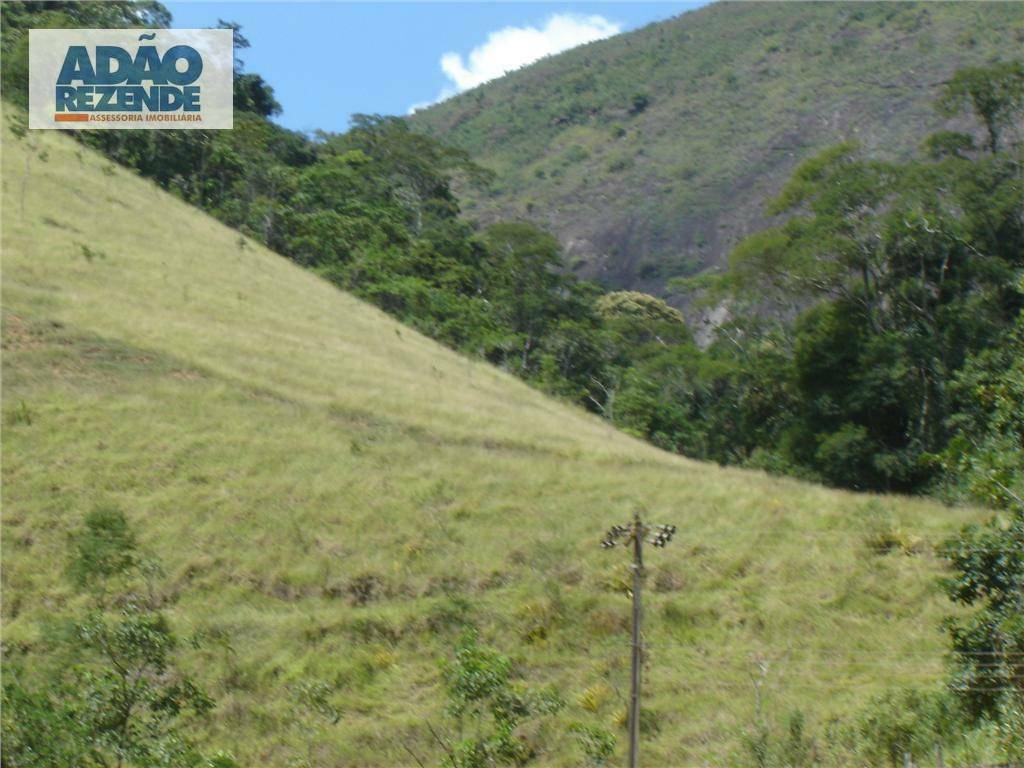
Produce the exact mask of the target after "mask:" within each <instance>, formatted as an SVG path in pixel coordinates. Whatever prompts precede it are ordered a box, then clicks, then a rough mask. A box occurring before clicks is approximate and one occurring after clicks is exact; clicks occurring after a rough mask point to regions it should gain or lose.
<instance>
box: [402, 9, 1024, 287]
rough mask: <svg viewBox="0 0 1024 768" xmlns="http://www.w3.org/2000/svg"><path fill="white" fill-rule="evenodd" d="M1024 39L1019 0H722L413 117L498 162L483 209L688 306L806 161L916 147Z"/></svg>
mask: <svg viewBox="0 0 1024 768" xmlns="http://www.w3.org/2000/svg"><path fill="white" fill-rule="evenodd" d="M1022 50H1024V4H1022V3H1019V2H1011V3H920V4H915V3H795V4H794V3H716V4H713V5H710V6H707V7H705V8H701V9H699V10H696V11H691V12H689V13H685V14H683V15H681V16H679V17H677V18H674V19H672V20H670V21H665V22H662V23H658V24H652V25H650V26H647V27H644V28H643V29H640V30H637V31H635V32H630V33H627V34H623V35H618V36H616V37H613V38H611V39H608V40H602V41H599V42H595V43H591V44H589V45H585V46H582V47H580V48H576V49H574V50H571V51H568V52H565V53H562V54H560V55H557V56H553V57H551V58H548V59H544V60H542V61H539V62H537V63H535V64H532V65H530V66H528V67H525V68H523V69H522V70H519V71H517V72H513V73H511V74H508V75H506V76H505V77H502V78H500V79H498V80H494V81H492V82H489V83H486V84H484V85H481V86H479V87H477V88H474V89H473V90H470V91H468V92H465V93H462V94H460V95H458V96H456V97H454V98H452V99H448V100H447V101H444V102H442V103H440V104H437V105H435V106H432V107H430V108H427V109H424V110H421V111H419V112H417V113H415V115H414V116H413V117H412V118H411V120H412V124H413V125H414V126H416V127H417V129H419V130H423V131H425V132H427V133H429V134H430V135H432V136H435V137H439V138H441V139H443V140H444V141H445V142H447V143H450V144H453V145H454V146H456V147H459V148H461V149H464V150H466V151H467V152H469V153H470V155H471V156H472V157H473V159H474V160H476V161H477V162H479V163H480V164H481V165H484V166H485V167H487V168H489V169H492V170H493V171H495V173H496V175H497V178H496V181H495V183H494V184H493V185H492V186H491V187H490V189H489V190H487V191H479V190H473V189H470V188H466V189H464V190H463V192H464V197H465V198H466V200H467V201H468V204H467V205H466V211H467V213H468V215H470V216H471V217H475V218H477V219H480V220H481V221H484V222H490V221H494V220H496V219H502V218H504V219H508V218H522V219H526V220H529V221H532V222H535V223H536V224H539V225H540V226H542V227H544V228H546V229H548V230H550V231H551V232H553V233H554V234H555V235H556V236H557V237H558V238H559V239H560V240H561V241H562V243H563V244H564V246H565V249H566V255H565V262H566V266H567V267H568V268H569V269H571V270H572V271H574V272H575V273H576V274H578V275H580V276H582V277H585V278H588V279H595V280H598V281H600V282H601V283H603V284H605V285H607V286H610V287H613V288H634V289H638V290H643V291H646V292H649V293H653V294H655V295H659V296H668V297H669V300H670V303H674V304H676V305H677V306H682V305H684V304H685V303H686V298H685V295H682V294H675V295H673V292H672V290H671V280H672V279H673V278H678V277H686V276H690V275H693V274H696V273H699V272H701V271H703V270H707V269H709V268H721V267H722V266H724V264H725V259H726V256H727V255H728V253H729V251H730V250H731V249H732V248H733V247H734V246H735V245H736V244H737V242H738V241H739V240H740V239H741V238H742V237H744V236H745V235H748V234H751V233H752V232H754V231H756V230H758V229H760V228H761V227H763V226H765V225H766V224H767V223H768V222H769V221H770V217H769V216H768V215H767V213H766V211H765V204H766V202H767V200H768V199H769V198H770V197H771V196H773V195H774V194H775V192H776V191H777V190H778V189H779V187H781V185H782V183H783V182H784V181H785V179H786V178H787V177H788V176H789V174H790V173H791V172H792V170H793V169H794V167H795V166H796V165H797V164H798V163H799V162H800V161H802V160H805V159H807V158H809V157H811V156H813V155H814V154H816V153H817V152H818V151H820V150H821V149H824V148H825V147H828V146H831V145H833V144H837V143H839V142H843V141H856V142H858V143H859V144H860V146H861V147H862V148H863V150H864V151H865V152H866V153H867V154H870V155H872V156H875V157H879V158H884V159H890V160H893V159H899V158H905V157H907V156H908V155H909V153H911V152H912V151H913V150H915V149H916V148H917V147H918V146H919V145H920V143H921V141H922V139H923V138H924V137H925V136H926V135H928V134H929V133H930V132H932V131H934V130H936V129H938V128H940V127H942V126H944V125H945V120H944V118H943V117H942V116H940V115H938V114H936V111H935V109H934V101H935V99H936V97H937V95H938V91H939V87H940V85H941V83H942V82H943V81H945V80H948V79H949V78H950V76H951V75H952V73H953V72H954V71H956V70H957V69H958V68H961V67H965V66H971V65H981V64H985V63H989V62H990V61H992V60H993V59H996V58H1014V56H1015V53H1014V52H1017V53H1016V55H1017V56H1018V57H1019V55H1020V52H1021V51H1022Z"/></svg>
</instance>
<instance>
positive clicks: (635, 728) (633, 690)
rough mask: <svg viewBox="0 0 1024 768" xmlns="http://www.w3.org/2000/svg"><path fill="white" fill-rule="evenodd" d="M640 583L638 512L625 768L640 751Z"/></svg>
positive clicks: (641, 562) (634, 761)
mask: <svg viewBox="0 0 1024 768" xmlns="http://www.w3.org/2000/svg"><path fill="white" fill-rule="evenodd" d="M643 583H644V537H643V523H641V522H640V513H639V512H636V513H634V517H633V628H632V629H633V642H632V652H633V654H632V655H633V658H632V663H631V664H630V686H629V690H630V693H629V768H637V758H638V757H639V754H638V753H639V750H640V665H641V663H642V661H643V658H642V657H643V649H642V647H641V645H640V643H641V641H640V622H641V621H642V619H643V606H642V603H641V598H640V591H641V589H642V588H643Z"/></svg>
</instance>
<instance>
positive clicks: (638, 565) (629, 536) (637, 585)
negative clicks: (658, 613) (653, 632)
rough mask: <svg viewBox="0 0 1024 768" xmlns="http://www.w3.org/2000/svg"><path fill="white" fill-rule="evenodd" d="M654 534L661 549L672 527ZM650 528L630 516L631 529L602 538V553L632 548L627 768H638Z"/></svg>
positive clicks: (618, 529) (615, 527) (618, 527)
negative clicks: (626, 545) (622, 540)
mask: <svg viewBox="0 0 1024 768" xmlns="http://www.w3.org/2000/svg"><path fill="white" fill-rule="evenodd" d="M655 527H656V528H657V531H658V532H657V533H656V534H655V536H654V538H652V539H650V543H651V544H652V545H653V546H655V547H664V546H665V545H666V544H668V543H669V542H670V541H671V540H672V536H673V534H674V533H675V532H676V527H675V526H674V525H658V526H655ZM649 530H650V527H649V526H647V525H646V524H645V523H644V522H643V521H642V520H641V519H640V512H639V511H636V512H634V513H633V522H632V524H630V525H613V526H612V527H611V528H610V529H609V530H608V533H606V534H605V537H604V540H603V541H602V542H601V546H602V547H604V548H605V549H610V548H611V547H614V546H615V544H616V542H617V541H618V539H620V538H622V537H623V536H625V537H626V542H625V543H630V542H632V544H633V626H632V643H631V648H630V650H631V657H632V658H631V663H630V686H629V768H637V767H638V766H639V764H640V712H641V707H640V671H641V669H642V665H643V640H642V639H641V638H642V636H641V631H640V628H641V624H642V622H643V602H642V599H641V592H642V590H643V582H644V537H645V536H646V535H647V533H648V531H649Z"/></svg>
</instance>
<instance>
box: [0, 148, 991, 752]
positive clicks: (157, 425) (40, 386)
mask: <svg viewBox="0 0 1024 768" xmlns="http://www.w3.org/2000/svg"><path fill="white" fill-rule="evenodd" d="M5 131H6V128H5ZM3 139H4V141H3V145H4V147H3V148H4V152H3V173H2V178H3V212H4V221H3V240H2V245H3V254H4V261H3V297H2V298H3V301H2V303H3V349H4V354H3V412H4V434H3V437H4V456H3V459H4V461H3V490H4V502H5V505H4V515H3V586H4V601H3V619H4V621H3V625H4V626H3V640H4V643H5V645H7V647H9V648H10V647H19V648H23V649H28V650H29V651H31V649H32V648H34V647H35V645H36V643H37V642H38V638H39V637H40V634H39V633H40V631H41V630H40V626H41V622H42V621H43V620H45V619H48V618H51V617H53V616H55V615H60V614H61V612H62V611H65V610H68V609H70V608H71V607H73V606H74V603H75V600H76V598H75V597H74V595H73V593H72V591H71V590H70V588H69V587H68V586H67V585H66V582H65V581H64V580H63V579H62V576H61V570H62V563H64V562H65V558H66V554H65V553H66V546H67V533H68V532H69V531H70V530H72V529H74V528H76V527H77V526H79V525H80V523H81V520H82V516H83V514H84V513H85V512H87V511H88V510H90V509H92V508H93V507H95V506H96V505H99V504H115V505H118V506H120V507H121V508H122V509H123V510H125V512H126V513H127V515H128V516H129V518H130V520H131V522H132V523H133V525H134V526H135V527H136V529H137V530H138V531H139V532H140V537H141V539H142V541H143V543H144V544H145V546H147V547H148V548H150V549H151V550H152V551H153V552H154V553H155V554H157V555H158V556H159V557H160V558H161V560H162V561H163V563H164V567H165V570H166V573H167V579H166V584H167V586H166V588H165V590H166V594H165V598H166V600H167V601H168V605H169V611H170V615H171V617H172V619H173V620H174V621H175V623H176V626H177V627H178V628H179V630H180V632H181V634H183V635H189V634H191V633H192V632H197V631H199V632H202V633H203V634H205V635H206V636H207V637H217V638H221V641H222V642H221V643H219V644H217V643H214V644H208V645H207V646H205V647H204V648H203V649H201V650H194V651H193V650H186V651H183V652H184V653H186V658H185V666H187V667H188V668H190V669H191V670H193V671H194V672H195V673H196V675H197V677H198V679H199V680H200V681H201V682H202V683H204V684H205V685H206V686H207V687H208V689H209V690H210V692H211V693H212V694H213V695H214V696H215V697H216V699H217V701H218V707H217V709H216V711H215V716H214V719H213V723H212V725H211V726H209V727H208V728H206V729H205V730H203V731H201V732H199V733H198V736H199V737H200V738H201V739H202V740H203V741H204V743H207V744H211V745H215V746H217V747H219V748H223V749H229V750H231V751H233V752H234V753H235V754H236V755H237V756H238V757H239V758H240V759H241V760H242V762H243V764H247V765H267V766H285V765H295V764H299V761H300V760H304V759H308V760H309V761H310V763H311V764H313V765H322V766H326V765H330V766H341V765H347V766H371V765H379V766H385V765H386V766H394V765H406V764H409V763H410V762H411V760H410V758H409V755H408V753H407V752H405V751H404V748H403V747H402V746H401V742H402V741H404V742H405V743H406V744H408V745H411V746H413V748H414V749H415V750H416V751H417V752H418V753H419V754H420V755H422V756H424V758H425V759H426V760H428V762H436V760H437V758H438V752H437V749H436V747H435V746H434V745H433V742H432V740H431V738H430V737H429V735H428V733H427V731H426V729H425V727H424V720H425V719H426V718H429V719H430V721H431V722H433V723H434V724H435V726H439V725H440V724H441V722H442V719H443V718H442V715H441V708H442V705H443V700H442V695H441V692H440V687H439V675H438V666H437V661H438V659H440V658H443V657H445V655H446V654H447V653H448V652H449V650H450V648H451V645H452V640H453V637H454V636H455V635H456V634H457V632H458V626H459V624H460V622H461V621H465V620H469V621H472V622H474V623H476V624H477V626H479V627H480V629H481V633H482V635H483V637H484V638H485V640H486V641H487V642H489V643H491V644H493V645H495V646H497V647H499V648H501V649H503V650H504V651H506V652H507V653H509V654H510V655H511V656H512V658H513V659H514V660H515V662H516V664H517V667H518V669H520V670H521V672H522V674H523V675H524V677H525V678H526V679H528V680H530V681H533V682H536V683H538V684H554V685H556V686H557V688H558V690H559V691H560V692H561V693H562V695H563V696H564V697H565V699H566V702H567V703H566V707H565V708H564V709H563V710H562V711H561V712H560V713H559V714H558V715H557V716H556V717H555V718H554V719H553V720H552V721H550V722H549V723H548V724H547V725H546V726H545V727H544V729H543V731H542V732H540V733H533V734H531V738H532V739H534V740H535V741H536V743H537V744H538V745H539V747H538V748H539V749H540V750H541V751H540V754H539V756H538V764H543V765H553V766H563V765H564V766H569V765H577V764H579V761H580V754H579V753H578V751H577V747H576V746H575V745H574V742H573V739H572V737H571V736H570V735H569V734H568V733H567V725H568V724H569V723H570V722H573V721H581V722H587V723H597V724H601V725H603V726H606V727H611V728H614V729H616V732H617V733H618V734H619V735H620V744H619V751H620V754H621V750H622V747H623V745H624V740H625V734H624V731H623V729H622V728H621V725H619V723H620V717H621V714H622V712H623V708H624V701H625V700H624V697H623V692H624V688H625V687H626V685H627V672H628V670H627V664H626V662H627V650H628V648H627V639H628V633H627V626H628V624H627V621H628V600H627V598H626V597H625V596H624V595H623V593H622V587H621V584H622V582H623V579H624V577H625V575H626V571H625V568H624V555H625V553H623V552H621V551H612V552H607V551H604V550H602V549H601V548H600V547H599V546H598V542H599V540H600V538H601V535H602V533H603V531H604V530H605V529H606V528H607V527H608V526H609V525H610V524H611V523H614V522H619V521H623V520H624V519H626V518H628V517H629V515H630V512H631V510H632V509H633V508H634V507H635V506H636V505H642V506H644V507H645V508H646V509H647V510H648V511H649V514H650V516H651V517H652V518H653V519H656V520H657V521H664V522H671V523H675V524H676V525H678V527H679V533H678V534H677V537H676V541H675V542H673V544H672V545H671V546H670V547H669V548H667V549H665V550H664V551H654V552H652V554H651V557H650V567H651V578H650V595H649V601H648V607H647V620H648V624H647V638H648V641H649V642H650V643H651V650H650V658H649V664H648V678H647V691H648V699H647V701H648V702H649V708H650V711H651V712H652V713H653V715H652V720H653V723H654V725H655V730H654V732H652V733H651V734H650V735H649V736H648V737H647V738H646V742H645V747H644V748H645V759H646V764H647V765H652V766H653V765H674V766H682V765H698V764H700V765H705V764H718V765H727V764H734V763H735V761H736V756H737V755H738V754H740V753H741V741H740V733H741V729H742V728H744V727H746V726H747V725H749V723H750V722H751V719H752V717H753V713H754V708H755V696H754V692H753V687H752V685H751V683H750V680H751V678H750V674H751V672H752V671H754V672H755V674H756V675H760V673H759V672H756V670H757V669H759V668H761V667H758V666H757V665H756V664H755V663H754V662H755V660H757V659H760V660H762V662H765V665H764V667H763V668H764V669H766V670H767V672H766V676H765V685H764V690H763V700H764V706H765V708H766V712H768V713H769V714H770V715H773V716H774V714H775V713H786V712H789V711H791V710H792V709H794V708H800V709H802V710H803V711H804V712H805V713H806V715H807V717H808V719H809V721H810V722H811V723H812V724H820V723H822V722H825V721H826V720H827V719H828V718H829V717H831V716H833V715H836V714H840V713H843V712H845V711H849V710H851V709H853V708H856V707H859V706H861V705H862V704H864V703H865V702H866V701H867V700H868V699H869V697H871V696H872V695H873V694H877V693H879V692H881V691H884V690H886V689H887V688H888V687H890V686H893V685H899V684H908V683H923V684H927V683H929V682H930V681H934V680H937V679H939V677H940V676H941V672H942V666H941V658H940V656H941V649H942V646H943V638H942V635H941V632H940V630H939V621H940V618H941V617H942V616H943V615H945V613H947V611H948V610H949V606H948V604H946V603H945V601H944V599H943V597H942V596H941V593H940V592H939V590H938V588H937V586H936V584H935V576H936V575H937V573H938V571H939V566H938V562H937V560H936V558H935V556H934V554H933V551H932V548H931V545H932V544H933V543H934V542H936V541H938V540H939V539H940V538H942V537H943V536H944V535H945V534H946V533H947V532H949V531H950V530H951V529H952V528H953V527H954V526H956V525H958V524H959V523H960V522H962V521H964V520H965V519H968V518H971V517H975V516H976V514H975V513H974V512H972V511H970V510H963V509H949V508H943V507H941V506H939V505H938V504H936V503H933V502H929V501H924V500H911V499H905V498H895V497H872V496H864V495H855V494H849V493H841V492H836V491H831V490H826V489H823V488H820V487H817V486H813V485H807V484H801V483H799V482H796V481H791V480H784V479H775V478H769V477H767V476H765V475H762V474H759V473H756V472H744V471H738V470H727V469H719V468H717V467H714V466H710V465H704V464H699V463H695V462H692V461H687V460H685V459H682V458H679V457H675V456H671V455H668V454H665V453H661V452H659V451H657V450H656V449H654V448H652V447H650V446H648V445H645V444H643V443H640V442H638V441H635V440H632V439H630V438H628V437H626V436H623V435H622V434H620V433H617V432H615V431H614V430H613V429H612V428H611V427H609V426H608V425H607V424H604V423H602V422H601V421H599V420H598V419H596V418H593V417H590V416H588V415H586V414H584V413H583V412H581V411H578V410H574V409H572V408H569V407H565V406H563V405H561V404H558V403H556V402H554V401H552V400H550V399H546V398H545V397H543V396H542V395H540V394H538V393H537V392H534V391H532V390H531V389H529V388H528V387H527V386H526V385H525V384H523V383H521V382H519V381H517V380H515V379H513V378H511V377H510V376H507V375H505V374H503V373H500V372H498V371H496V370H494V369H492V368H489V367H488V366H486V365H483V364H481V363H477V362H472V361H469V360H467V359H465V358H462V357H460V356H458V355H457V354H455V353H453V352H451V351H448V350H446V349H444V348H442V347H441V346H439V345H437V344H435V343H433V342H431V341H429V340H427V339H425V338H423V337H421V336H419V335H417V334H415V333H413V332H411V331H409V330H407V329H406V328H404V327H402V326H400V325H399V324H397V323H396V322H394V321H393V320H391V319H389V318H388V317H386V316H385V315H384V314H382V313H381V312H379V311H377V310H375V309H373V308H371V307H369V306H367V305H365V304H363V303H361V302H359V301H356V300H355V299H353V298H351V297H349V296H347V295H345V294H343V293H340V292H339V291H337V290H336V289H334V288H333V287H331V286H330V285H328V284H327V283H326V282H323V281H321V280H319V279H317V278H316V277H314V276H313V275H312V274H310V273H308V272H306V271H303V270H302V269H300V268H299V267H297V266H296V265H294V264H293V263H290V262H288V261H286V260H285V259H283V258H280V257H278V256H276V255H274V254H273V253H270V252H268V251H266V250H264V249H262V248H259V247H257V246H255V245H252V244H250V243H247V242H246V241H244V240H243V239H240V238H239V236H238V234H237V233H235V232H233V231H231V230H229V229H227V228H225V227H223V226H221V225H219V224H217V223H215V222H214V221H212V220H211V219H209V218H206V217H204V216H203V215H202V214H200V213H199V212H197V211H196V210H194V209H192V208H190V207H188V206H187V205H185V204H184V203H182V202H180V201H178V200H176V199H174V198H173V197H171V196H169V195H167V194H165V193H163V192H161V191H159V190H158V189H157V188H156V187H155V186H153V185H152V184H150V183H149V182H146V181H143V180H140V179H139V178H136V177H134V176H132V175H131V174H129V173H128V172H126V171H124V170H123V169H120V168H117V167H114V166H112V165H111V164H110V163H109V162H108V161H106V160H104V159H102V158H101V157H100V156H98V155H96V154H93V153H91V152H89V151H87V150H83V149H81V148H80V147H79V146H78V145H76V144H75V143H74V142H72V141H71V140H70V139H69V138H67V137H65V136H61V135H59V134H58V133H57V132H48V133H42V134H40V135H30V136H29V138H27V139H15V138H14V137H13V136H12V135H11V134H10V133H9V132H5V134H4V137H3ZM880 538H881V539H882V540H884V541H890V542H892V543H893V547H892V548H891V549H887V550H886V551H885V552H880V551H878V550H872V548H871V547H870V546H869V545H870V544H871V543H872V542H877V541H878V540H879V539H880ZM366 585H369V587H367V586H366ZM310 680H320V681H323V682H326V683H327V684H328V685H329V686H330V690H331V693H330V701H331V703H332V705H333V706H334V707H336V708H337V709H338V710H339V711H340V713H341V718H340V721H339V722H338V723H337V724H331V723H329V722H328V721H326V720H324V719H317V718H316V717H315V716H310V715H308V714H304V713H303V711H302V709H301V707H299V705H298V703H297V696H296V690H297V688H298V686H300V685H301V684H302V683H303V682H305V681H310Z"/></svg>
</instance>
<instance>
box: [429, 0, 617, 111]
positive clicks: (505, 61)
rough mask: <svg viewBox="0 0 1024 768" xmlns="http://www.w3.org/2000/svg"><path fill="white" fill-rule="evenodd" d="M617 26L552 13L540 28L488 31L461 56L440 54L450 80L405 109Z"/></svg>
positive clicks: (591, 18)
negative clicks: (435, 93)
mask: <svg viewBox="0 0 1024 768" xmlns="http://www.w3.org/2000/svg"><path fill="white" fill-rule="evenodd" d="M621 29H622V26H621V25H620V24H619V23H618V22H614V21H609V20H608V19H606V18H604V17H603V16H582V15H579V14H574V13H556V14H554V15H553V16H550V17H549V18H548V20H547V21H546V22H545V23H544V26H543V27H541V28H540V29H538V28H537V27H505V28H503V29H499V30H497V31H496V32H491V33H490V34H489V35H488V36H487V40H486V41H485V42H484V43H482V44H481V45H478V46H477V47H476V48H474V49H473V50H472V51H470V52H469V56H467V57H466V58H465V59H463V57H462V55H461V54H459V53H455V52H454V51H449V52H448V53H446V54H444V55H443V56H442V57H441V71H442V72H444V74H445V76H446V77H447V78H448V80H449V81H450V83H449V84H448V85H446V86H445V87H444V89H443V90H442V91H441V93H440V94H439V95H438V97H437V98H436V99H435V100H434V101H433V102H422V103H419V104H414V105H413V106H412V107H410V108H409V113H410V114H411V113H413V112H415V111H416V110H417V109H420V108H422V107H427V106H430V104H433V103H436V102H438V101H444V100H445V99H447V98H449V97H451V96H454V95H455V94H457V93H460V92H462V91H465V90H468V89H469V88H473V87H475V86H477V85H480V84H481V83H486V82H487V81H488V80H493V79H494V78H496V77H501V76H502V75H504V74H505V73H506V72H511V71H512V70H515V69H519V68H520V67H523V66H525V65H527V64H531V63H533V62H534V61H537V59H541V58H544V57H545V56H551V55H552V54H555V53H560V52H562V51H566V50H568V49H570V48H575V47H576V46H577V45H583V44H584V43H590V42H593V41H594V40H600V39H602V38H605V37H610V36H611V35H615V34H618V33H619V32H620V31H621Z"/></svg>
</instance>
